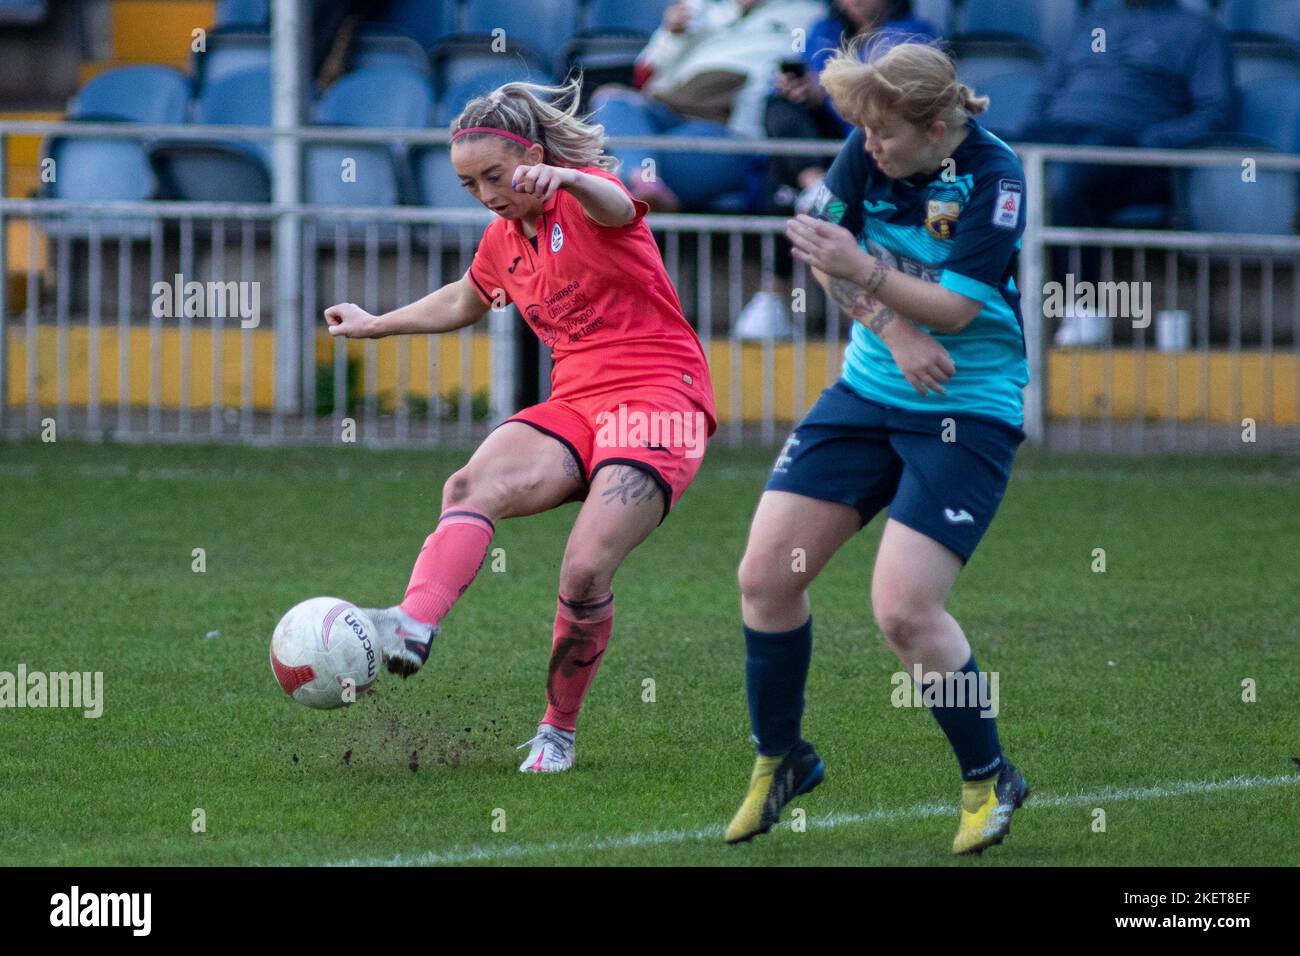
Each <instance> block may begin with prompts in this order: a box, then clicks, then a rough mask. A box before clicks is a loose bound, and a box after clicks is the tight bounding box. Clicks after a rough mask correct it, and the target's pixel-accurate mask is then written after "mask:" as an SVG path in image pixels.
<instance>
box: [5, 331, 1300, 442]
mask: <svg viewBox="0 0 1300 956" xmlns="http://www.w3.org/2000/svg"><path fill="white" fill-rule="evenodd" d="M169 321H170V320H169ZM241 334H243V333H241V331H240V330H238V329H235V328H231V329H228V330H226V331H225V332H224V333H223V334H222V346H221V347H222V370H223V372H222V403H223V404H224V405H233V406H237V405H239V404H240V389H239V382H240V368H241V364H240V363H241V361H242V358H241V356H242V346H241V341H240V339H241ZM247 334H248V335H249V336H250V337H251V340H252V342H253V383H254V388H253V402H254V407H255V408H258V409H263V410H265V409H269V408H270V407H271V402H272V395H273V392H272V370H273V361H272V360H273V355H272V333H271V332H270V331H269V330H268V329H253V330H250V331H249V332H248V333H247ZM399 341H400V339H399V338H397V337H392V338H386V339H380V340H378V341H376V342H373V343H367V342H364V341H356V340H353V341H349V342H348V343H347V346H346V347H347V350H348V355H349V356H350V357H353V358H355V359H358V360H360V361H361V363H362V365H361V373H362V387H363V388H364V387H365V352H366V348H367V347H368V346H369V347H372V348H374V349H375V352H376V359H377V367H378V382H377V384H378V392H379V394H380V395H387V396H395V395H396V392H397V368H398V343H399ZM428 341H429V340H428V339H427V338H425V337H422V336H416V337H412V338H410V339H408V340H407V376H408V379H407V381H408V386H407V388H408V391H409V392H410V393H411V394H413V395H425V394H428V387H429V385H428ZM89 342H90V336H89V332H88V330H87V329H86V328H85V327H84V326H79V327H73V328H70V329H69V330H68V344H67V349H68V371H69V382H68V400H69V403H70V404H72V405H84V404H85V403H86V397H87V395H88V371H89V352H88V346H89ZM212 342H213V337H212V333H211V330H210V329H209V328H208V327H207V324H206V320H203V319H196V320H195V326H194V328H193V330H192V332H191V338H190V367H191V370H192V371H191V377H190V382H191V386H190V387H191V401H192V403H193V405H194V406H195V407H200V408H201V407H206V406H207V405H208V404H209V402H210V400H211V396H212V375H211V369H212V357H211V356H212ZM470 342H471V347H470V366H471V371H470V390H471V391H472V392H480V391H483V390H485V389H487V388H488V386H489V382H490V373H491V366H490V351H489V345H488V337H487V336H486V335H478V334H476V335H473V336H471V339H470ZM129 343H130V351H129V355H130V370H131V374H130V378H131V382H130V402H131V404H133V405H147V404H148V401H149V368H150V364H149V355H150V335H149V330H148V329H147V328H140V327H135V328H133V329H132V330H131V335H130V338H129ZM180 344H181V343H180V331H179V330H178V329H177V328H175V327H174V326H171V325H169V326H168V327H167V328H166V329H164V330H163V332H162V335H161V348H162V381H161V389H160V396H161V403H162V406H163V407H164V408H177V407H179V405H180ZM57 345H58V335H57V331H56V329H55V328H54V327H52V326H48V325H43V326H40V327H39V328H38V330H37V396H38V400H39V402H40V404H41V405H42V406H47V405H53V404H54V403H56V402H57V399H58V395H57V390H56V389H57V383H56V380H55V368H56V360H57ZM436 347H437V350H438V351H437V353H436V355H437V363H436V372H437V374H438V375H439V379H440V381H439V385H438V389H437V391H438V392H439V393H440V394H443V395H446V394H447V393H448V392H450V391H454V390H459V388H460V375H459V371H460V340H459V337H458V336H457V335H454V334H453V335H447V336H443V337H442V338H441V339H440V340H438V341H437V346H436ZM334 348H335V343H334V340H332V339H330V337H329V336H328V335H327V334H325V333H323V332H321V333H319V334H318V335H317V337H316V358H317V361H318V362H328V361H330V360H331V356H332V355H333V349H334ZM99 352H100V379H99V381H100V401H101V402H102V403H104V404H116V402H117V398H118V344H117V328H116V326H115V325H105V326H104V327H103V328H102V329H101V330H100V340H99ZM709 358H710V367H711V368H712V371H713V385H714V392H715V397H716V401H717V409H718V418H719V420H721V421H730V420H731V384H732V344H731V342H729V341H726V340H720V341H715V342H712V343H711V347H710V356H709ZM826 361H827V349H826V348H825V346H824V345H823V344H822V343H820V342H809V343H808V344H807V345H806V346H805V349H804V368H805V372H804V388H803V400H802V402H801V403H796V402H795V396H794V395H793V368H794V347H793V345H791V344H789V343H779V344H777V345H775V346H774V348H773V382H774V383H775V393H774V414H775V417H776V418H777V419H778V420H781V421H791V420H793V419H794V418H796V417H798V416H799V415H800V414H802V412H803V411H804V410H805V409H806V408H807V407H808V406H809V405H811V404H812V402H813V401H815V400H816V398H817V395H818V393H819V392H820V391H821V390H822V388H824V387H825V383H826ZM838 361H839V357H838V356H835V357H834V362H835V363H836V364H838ZM1235 362H1236V364H1237V368H1238V370H1239V371H1238V372H1237V376H1238V379H1239V381H1240V383H1241V385H1240V391H1239V393H1238V394H1239V395H1240V398H1239V399H1238V400H1237V402H1236V403H1234V402H1233V400H1232V394H1233V381H1234V372H1233V366H1234V359H1233V357H1232V356H1231V355H1229V354H1228V353H1226V352H1211V353H1210V354H1209V355H1208V356H1207V357H1205V358H1202V356H1201V355H1200V354H1199V353H1194V352H1183V353H1176V354H1162V353H1159V352H1147V353H1146V354H1145V356H1144V357H1142V359H1141V360H1139V358H1138V356H1137V354H1136V353H1134V352H1130V351H1116V352H1113V353H1106V352H1101V351H1095V352H1094V351H1081V350H1062V349H1055V350H1052V351H1051V352H1050V353H1049V355H1048V382H1049V384H1050V394H1049V396H1048V401H1049V414H1050V415H1051V416H1052V417H1053V418H1065V417H1071V416H1073V415H1075V414H1079V415H1081V416H1082V417H1084V418H1099V417H1101V416H1103V415H1105V414H1106V409H1107V406H1108V403H1107V400H1106V395H1107V394H1108V391H1107V389H1108V386H1107V383H1108V381H1113V391H1110V392H1109V394H1110V395H1111V399H1110V402H1109V406H1110V408H1111V410H1112V413H1113V415H1114V417H1115V418H1116V419H1120V420H1124V419H1131V418H1132V417H1133V416H1134V414H1135V411H1136V409H1138V408H1139V406H1140V407H1141V408H1142V410H1143V412H1144V413H1145V414H1146V415H1147V416H1148V417H1157V418H1165V417H1168V416H1169V409H1170V408H1171V407H1172V408H1174V409H1175V410H1176V415H1177V417H1178V419H1179V420H1180V421H1199V420H1200V419H1201V418H1202V416H1204V415H1206V414H1208V416H1209V419H1210V421H1213V422H1221V423H1239V422H1240V420H1241V419H1242V418H1245V417H1249V418H1254V419H1255V420H1256V421H1257V422H1260V423H1265V422H1268V423H1273V424H1281V425H1294V424H1297V423H1300V416H1298V415H1297V408H1296V389H1297V382H1298V381H1300V358H1297V357H1296V356H1295V355H1294V354H1293V353H1282V354H1278V355H1274V356H1272V358H1271V361H1267V362H1266V361H1265V357H1264V356H1263V355H1261V354H1259V353H1257V352H1247V353H1244V354H1242V355H1241V356H1240V357H1239V358H1238V359H1236V360H1235ZM737 364H738V368H739V371H740V376H741V378H742V381H743V385H744V388H743V390H742V394H741V397H742V403H741V417H742V419H743V420H744V421H747V422H757V421H761V420H762V418H763V388H762V383H763V347H762V346H761V345H759V344H752V343H746V344H744V345H742V346H741V348H740V349H739V362H738V363H737ZM1139 373H1140V374H1141V376H1142V378H1143V381H1142V383H1141V385H1142V390H1141V394H1142V401H1141V403H1139V401H1138V395H1139V390H1138V385H1139V382H1138V378H1139ZM1266 373H1271V377H1272V379H1271V383H1270V382H1268V381H1267V380H1266ZM1202 374H1204V375H1205V376H1207V378H1208V386H1209V393H1208V394H1209V398H1208V401H1207V402H1205V403H1204V404H1205V405H1207V406H1208V407H1207V408H1203V407H1202V402H1201V401H1200V400H1199V397H1198V396H1199V395H1200V389H1201V384H1200V383H1201V376H1202ZM1171 375H1173V376H1176V378H1175V379H1173V380H1172V383H1173V385H1174V387H1175V392H1174V396H1173V401H1172V402H1171V400H1170V392H1169V389H1170V386H1171V378H1170V376H1171ZM26 388H27V344H26V330H25V329H24V328H23V326H22V320H21V317H16V321H13V324H12V325H11V327H10V330H9V402H10V404H16V405H20V404H23V403H25V402H26V400H27V392H26ZM1076 396H1077V397H1076Z"/></svg>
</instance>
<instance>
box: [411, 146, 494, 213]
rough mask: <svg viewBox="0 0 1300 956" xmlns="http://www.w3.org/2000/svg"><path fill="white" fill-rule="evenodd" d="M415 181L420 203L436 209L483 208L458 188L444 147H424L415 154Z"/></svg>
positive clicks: (457, 179) (454, 173) (454, 169)
mask: <svg viewBox="0 0 1300 956" xmlns="http://www.w3.org/2000/svg"><path fill="white" fill-rule="evenodd" d="M414 165H415V180H416V183H417V184H418V186H419V191H420V202H421V204H423V205H425V206H435V207H437V208H439V209H482V208H483V205H482V204H481V203H480V202H479V201H478V200H477V199H475V198H474V197H473V196H471V195H470V194H469V192H468V191H467V190H466V189H465V187H464V186H462V185H461V184H460V177H459V176H457V175H456V168H455V167H454V166H452V164H451V156H450V154H449V153H448V152H447V147H446V146H427V147H424V148H422V149H418V150H416V151H415V158H414Z"/></svg>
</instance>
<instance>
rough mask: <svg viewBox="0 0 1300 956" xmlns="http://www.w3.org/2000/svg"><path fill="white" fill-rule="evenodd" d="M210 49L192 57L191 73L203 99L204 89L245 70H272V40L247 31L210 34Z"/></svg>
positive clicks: (222, 31)
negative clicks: (210, 84)
mask: <svg viewBox="0 0 1300 956" xmlns="http://www.w3.org/2000/svg"><path fill="white" fill-rule="evenodd" d="M205 42H206V46H207V49H206V50H205V51H204V52H202V53H199V52H196V53H194V55H193V56H192V57H191V64H192V65H191V68H190V73H191V74H192V75H193V77H194V89H195V90H196V91H197V92H198V93H199V95H202V93H203V89H204V87H206V86H207V85H208V84H209V83H214V82H216V81H218V80H221V79H223V78H225V77H227V76H230V75H232V74H235V73H242V72H244V71H245V70H268V71H269V70H270V69H271V36H270V34H269V33H258V32H253V31H248V30H242V29H240V30H222V29H216V30H210V31H209V32H208V35H207V39H206V41H205Z"/></svg>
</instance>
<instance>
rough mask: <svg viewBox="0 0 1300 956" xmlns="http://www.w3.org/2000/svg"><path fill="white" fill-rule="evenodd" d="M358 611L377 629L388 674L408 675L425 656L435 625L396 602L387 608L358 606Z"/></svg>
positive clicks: (427, 652) (414, 670)
mask: <svg viewBox="0 0 1300 956" xmlns="http://www.w3.org/2000/svg"><path fill="white" fill-rule="evenodd" d="M361 613H362V614H364V615H366V617H368V618H370V622H371V623H372V624H374V625H375V629H376V630H377V631H379V651H380V653H381V654H382V655H383V657H384V660H385V661H387V662H388V670H389V672H390V673H392V674H401V675H402V676H403V677H410V676H411V675H412V674H414V673H415V672H416V671H418V670H419V669H420V668H421V667H423V666H424V662H425V661H427V660H428V659H429V648H430V646H432V644H433V639H434V638H435V637H437V636H438V628H436V627H434V626H433V625H432V624H425V623H424V622H423V621H417V620H416V619H415V618H413V617H411V615H409V614H407V613H406V612H405V611H403V610H402V607H401V605H400V604H395V605H393V606H392V607H387V608H362V609H361Z"/></svg>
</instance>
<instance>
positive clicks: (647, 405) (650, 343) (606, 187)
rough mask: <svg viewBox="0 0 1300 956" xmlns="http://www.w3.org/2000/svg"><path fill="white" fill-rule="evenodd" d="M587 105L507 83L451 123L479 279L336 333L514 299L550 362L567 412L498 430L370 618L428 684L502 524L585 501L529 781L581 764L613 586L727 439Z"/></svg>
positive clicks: (402, 665)
mask: <svg viewBox="0 0 1300 956" xmlns="http://www.w3.org/2000/svg"><path fill="white" fill-rule="evenodd" d="M577 92H578V84H577V83H576V82H574V83H570V84H568V85H566V86H564V87H545V86H538V85H534V84H529V83H507V84H505V85H504V86H502V87H500V88H499V89H497V90H494V91H493V92H492V93H490V94H489V95H487V96H483V97H479V98H477V99H474V100H471V101H470V102H469V103H468V104H467V105H466V107H465V109H464V111H462V113H461V115H460V116H459V117H457V118H456V120H455V121H454V122H453V123H452V124H451V131H452V145H451V160H452V164H453V165H454V166H455V168H456V172H457V173H458V174H459V175H460V180H461V183H462V184H463V185H464V186H465V188H466V189H468V190H469V192H470V194H471V195H473V196H474V197H475V198H476V199H477V200H478V201H479V202H481V203H483V205H484V206H486V207H488V208H489V209H491V210H492V211H493V212H495V213H496V214H497V216H498V217H499V218H498V219H496V220H494V221H493V222H492V223H491V224H490V225H489V226H488V227H487V230H486V231H485V232H484V233H483V239H482V241H481V243H480V244H479V248H478V251H477V252H476V253H475V256H474V260H473V262H472V264H471V265H470V268H469V270H468V271H467V272H466V273H465V275H464V276H463V277H461V278H460V279H458V280H457V281H455V282H451V283H449V284H447V285H445V286H443V287H442V288H440V289H438V290H437V291H436V292H433V293H431V294H429V295H427V296H425V297H424V298H423V299H420V300H419V301H417V302H414V303H411V304H410V305H407V306H404V307H402V308H400V309H396V310H394V311H392V312H389V313H386V314H384V315H379V316H374V315H370V314H368V313H366V312H365V311H363V310H362V309H360V308H358V307H357V306H356V305H354V304H352V303H342V304H339V305H334V306H331V307H330V308H329V309H327V310H326V311H325V319H326V321H327V323H328V325H329V331H330V334H331V335H344V336H348V337H350V338H377V337H382V336H386V335H400V334H411V333H426V334H427V333H439V332H450V331H453V330H455V329H460V328H463V327H465V326H467V325H472V324H473V323H475V322H477V321H479V320H480V319H482V318H483V316H484V315H486V314H487V312H488V310H489V309H490V308H492V307H496V308H504V306H505V305H506V304H507V303H510V302H513V303H514V304H515V305H516V306H517V307H518V309H519V311H520V312H521V313H522V314H523V316H524V318H525V320H526V321H527V322H528V324H529V326H530V327H531V328H532V329H533V331H534V332H536V333H537V335H538V337H539V338H540V339H541V340H542V341H543V342H544V343H545V344H546V345H548V346H550V348H551V356H552V359H553V363H554V364H553V370H552V373H551V397H550V399H549V400H548V401H546V402H543V403H542V404H540V405H534V406H532V407H531V408H526V409H524V410H523V411H521V412H519V413H518V414H516V415H514V416H512V417H511V418H510V419H508V420H507V421H506V422H504V423H502V424H501V425H500V426H498V427H497V428H496V429H495V430H494V431H493V432H492V433H491V434H489V435H488V436H487V438H486V439H484V441H483V443H482V444H481V445H480V446H479V447H478V449H477V450H476V451H475V452H474V454H473V455H472V456H471V457H470V460H469V461H468V462H467V463H466V464H465V466H464V467H463V468H461V469H460V470H459V471H457V472H456V473H455V474H453V475H452V476H451V477H450V478H448V479H447V481H446V483H445V484H444V485H443V493H442V510H441V514H440V517H439V520H438V525H437V527H436V529H435V530H434V531H433V533H432V534H430V535H429V536H428V538H427V539H426V540H425V542H424V547H423V548H422V549H421V551H420V555H419V557H418V558H417V560H416V562H415V569H414V570H413V571H412V573H411V579H410V583H409V584H408V586H407V589H406V596H405V598H404V599H403V600H402V602H401V603H400V604H398V605H396V606H394V607H391V608H385V609H371V610H368V611H367V612H366V613H367V614H369V615H370V616H371V620H372V621H374V623H375V626H376V627H377V628H378V630H379V632H380V641H379V643H380V647H381V649H382V651H383V655H384V658H385V660H386V661H387V662H388V669H389V670H390V671H392V672H393V673H397V674H401V675H402V676H404V677H405V676H409V675H411V674H413V673H415V672H416V671H417V670H419V668H420V667H421V666H422V665H423V664H424V662H425V661H426V660H427V659H428V656H429V648H430V645H431V643H432V640H433V638H434V636H435V635H437V633H438V631H439V625H440V623H441V622H442V620H443V618H444V617H445V616H446V614H447V612H448V611H449V610H450V609H451V607H452V605H453V604H454V603H455V602H456V600H457V599H458V598H459V597H460V596H461V595H462V594H463V593H464V592H465V590H466V589H467V588H468V587H469V586H470V584H471V582H472V581H473V580H474V577H475V575H476V574H477V572H478V569H479V567H480V566H481V565H482V563H483V560H484V558H485V556H486V555H487V552H488V546H489V543H490V541H491V539H492V535H493V532H494V530H495V528H496V522H497V521H500V520H501V519H502V518H514V517H521V516H524V515H532V514H538V513H540V512H543V511H549V510H550V509H552V508H556V507H558V506H559V505H562V504H564V503H566V502H569V501H582V502H583V505H582V508H581V510H580V511H579V512H578V517H577V520H576V521H575V522H574V525H573V530H572V531H571V533H570V535H569V540H568V544H567V545H566V547H565V552H564V560H563V563H562V565H561V568H560V582H559V595H558V600H557V605H556V614H555V629H554V634H553V640H552V648H551V661H550V666H549V669H548V677H547V684H546V697H547V708H546V712H545V714H544V715H543V717H542V721H541V724H540V725H539V726H538V728H537V734H536V736H534V737H533V739H532V740H530V741H529V742H528V743H527V744H525V745H524V746H530V747H531V750H530V751H529V754H528V756H527V758H525V760H524V762H523V763H522V764H521V765H520V768H519V769H520V770H523V771H543V772H545V771H558V770H567V769H569V768H570V767H572V766H573V764H574V737H575V730H576V726H577V718H578V710H579V708H580V707H581V706H582V701H583V698H584V697H585V695H586V693H587V690H588V688H589V687H590V686H591V682H592V679H593V678H594V677H595V675H596V671H597V669H598V668H599V666H600V660H601V657H602V655H603V654H604V652H605V646H606V644H607V643H608V641H609V637H610V633H611V630H612V628H613V623H614V595H613V593H612V592H611V584H612V582H613V578H614V573H615V571H617V570H618V567H619V565H620V564H622V562H623V560H624V559H625V558H626V557H627V556H628V554H630V553H631V552H632V550H633V549H634V548H635V547H636V546H637V545H638V544H640V543H641V542H642V541H644V540H645V539H646V538H647V537H648V536H649V534H650V532H651V531H653V530H654V529H655V528H656V527H657V526H658V525H659V523H660V522H661V521H663V519H664V518H665V517H666V516H667V514H668V510H669V508H671V507H672V505H673V504H674V503H675V502H676V501H677V499H678V498H679V497H680V496H681V494H682V492H684V491H685V490H686V488H687V487H688V486H689V485H690V483H691V481H692V480H693V479H694V478H695V475H696V473H697V472H698V471H699V467H700V462H701V460H702V458H701V456H702V455H703V453H704V448H705V444H706V441H707V438H708V436H709V435H711V434H712V433H713V431H714V429H715V428H716V427H717V422H716V419H715V418H714V409H713V387H712V383H711V381H710V378H709V369H708V365H707V363H706V361H705V357H704V351H703V349H702V348H701V346H700V342H699V339H698V338H697V337H696V335H695V332H694V330H693V329H692V328H691V327H690V325H689V324H688V323H687V321H686V319H685V317H684V316H683V315H682V309H681V304H680V302H679V301H678V298H677V292H676V290H675V289H674V288H673V286H672V282H671V281H670V280H669V278H668V274H667V272H666V270H665V269H664V264H663V259H662V257H661V256H660V254H659V249H658V246H657V245H656V244H655V240H654V236H653V235H652V234H651V232H650V228H649V227H648V226H647V225H646V223H645V219H644V216H645V212H646V209H647V208H648V207H647V206H646V204H645V203H643V202H640V201H634V200H633V199H632V198H631V196H630V195H629V194H628V192H627V190H626V189H625V188H624V187H623V185H622V184H621V183H620V182H619V181H618V178H617V177H616V176H614V175H613V174H612V173H610V172H609V171H608V170H609V169H610V168H611V167H612V166H614V165H615V164H616V162H617V161H616V160H615V159H614V158H613V157H612V156H609V155H607V154H606V153H605V151H604V130H603V128H602V127H600V126H597V125H592V124H588V123H586V122H584V121H583V120H582V119H581V118H580V117H579V116H578V115H577ZM548 99H549V100H550V102H548ZM561 103H567V106H564V107H563V108H561V107H560V106H559V105H558V104H561ZM619 426H623V427H619ZM660 426H664V427H660Z"/></svg>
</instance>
